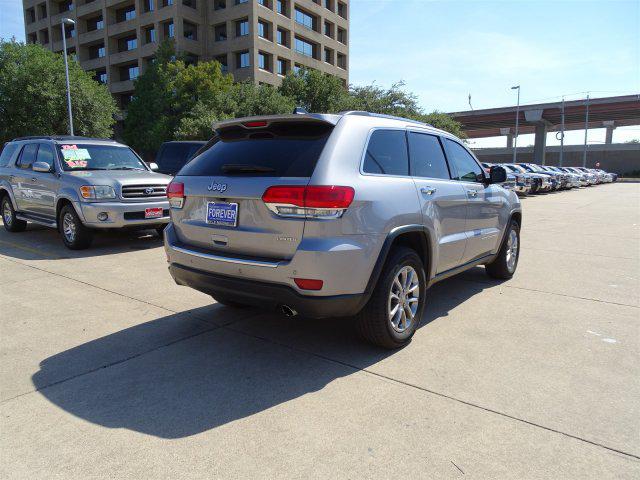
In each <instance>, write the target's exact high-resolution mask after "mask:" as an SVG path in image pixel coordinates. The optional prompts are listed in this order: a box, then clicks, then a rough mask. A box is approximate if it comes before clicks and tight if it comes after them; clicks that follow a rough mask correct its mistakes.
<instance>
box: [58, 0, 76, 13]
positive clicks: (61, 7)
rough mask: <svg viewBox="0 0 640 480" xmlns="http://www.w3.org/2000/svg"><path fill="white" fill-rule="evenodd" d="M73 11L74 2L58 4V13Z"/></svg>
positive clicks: (67, 1) (68, 0)
mask: <svg viewBox="0 0 640 480" xmlns="http://www.w3.org/2000/svg"><path fill="white" fill-rule="evenodd" d="M71 10H73V1H72V0H64V1H62V2H60V3H58V13H64V12H70V11H71Z"/></svg>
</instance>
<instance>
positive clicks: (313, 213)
mask: <svg viewBox="0 0 640 480" xmlns="http://www.w3.org/2000/svg"><path fill="white" fill-rule="evenodd" d="M354 195H355V190H354V189H353V188H351V187H342V186H339V185H307V186H303V185H275V186H272V187H269V188H267V190H266V191H265V192H264V194H263V195H262V201H263V202H264V203H265V205H266V206H267V208H269V210H271V211H272V212H274V213H275V214H277V215H280V216H282V217H299V218H319V219H323V218H324V219H328V218H339V217H340V216H342V214H343V213H344V211H345V210H346V209H347V208H348V207H349V205H351V202H353V197H354Z"/></svg>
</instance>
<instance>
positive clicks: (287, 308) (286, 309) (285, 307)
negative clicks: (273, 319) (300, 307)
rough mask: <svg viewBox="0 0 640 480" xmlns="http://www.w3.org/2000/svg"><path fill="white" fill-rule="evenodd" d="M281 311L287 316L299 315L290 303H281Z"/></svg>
mask: <svg viewBox="0 0 640 480" xmlns="http://www.w3.org/2000/svg"><path fill="white" fill-rule="evenodd" d="M280 312H282V313H283V314H284V316H285V317H295V316H296V315H298V312H296V311H295V310H294V309H293V308H291V307H290V306H288V305H280Z"/></svg>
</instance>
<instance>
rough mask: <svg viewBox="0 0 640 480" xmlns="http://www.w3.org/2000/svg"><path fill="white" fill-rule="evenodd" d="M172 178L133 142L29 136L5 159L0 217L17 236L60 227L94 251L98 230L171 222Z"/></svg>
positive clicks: (74, 245) (76, 244)
mask: <svg viewBox="0 0 640 480" xmlns="http://www.w3.org/2000/svg"><path fill="white" fill-rule="evenodd" d="M170 180H171V177H169V176H167V175H161V174H159V173H155V172H153V171H151V169H150V168H149V167H148V166H147V165H146V164H145V163H144V162H143V161H142V160H141V159H140V157H138V155H136V154H135V152H134V151H133V150H131V149H130V148H129V147H127V146H126V145H122V144H119V143H117V142H115V141H113V140H103V139H95V138H84V137H65V136H60V137H22V138H17V139H15V140H12V141H11V142H8V143H7V144H6V145H5V146H4V148H3V150H2V154H1V155H0V212H2V220H3V222H4V227H5V228H6V229H7V230H8V231H10V232H19V231H22V230H24V229H25V228H26V226H27V221H29V222H33V223H37V224H40V225H46V226H49V227H53V228H57V229H58V230H59V231H60V233H62V239H63V241H64V243H65V245H66V246H67V247H69V248H71V249H81V248H87V247H89V245H90V244H91V240H92V237H93V235H92V233H93V231H94V229H105V228H123V227H136V228H141V227H142V228H155V229H157V230H158V231H159V232H160V231H161V230H162V229H163V228H164V226H165V225H166V224H167V223H169V202H168V200H167V193H166V190H167V185H168V183H169V181H170Z"/></svg>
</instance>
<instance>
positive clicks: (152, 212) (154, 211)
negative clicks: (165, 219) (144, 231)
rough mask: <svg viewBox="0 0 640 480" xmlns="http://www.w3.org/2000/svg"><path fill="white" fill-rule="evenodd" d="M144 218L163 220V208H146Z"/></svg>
mask: <svg viewBox="0 0 640 480" xmlns="http://www.w3.org/2000/svg"><path fill="white" fill-rule="evenodd" d="M144 218H162V207H153V208H145V209H144Z"/></svg>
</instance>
